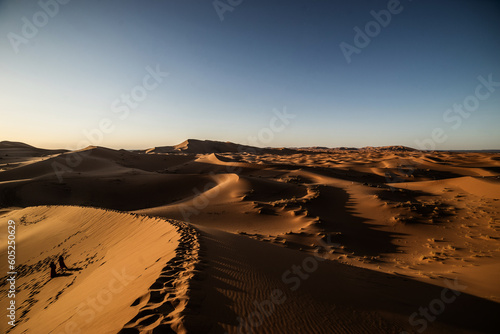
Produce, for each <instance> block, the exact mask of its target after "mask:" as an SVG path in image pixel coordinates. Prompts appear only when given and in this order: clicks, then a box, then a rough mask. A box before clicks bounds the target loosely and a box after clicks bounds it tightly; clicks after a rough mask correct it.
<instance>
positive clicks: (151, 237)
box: [0, 207, 192, 333]
mask: <svg viewBox="0 0 500 334" xmlns="http://www.w3.org/2000/svg"><path fill="white" fill-rule="evenodd" d="M8 219H13V220H14V221H16V223H17V231H16V232H17V233H16V234H17V250H18V251H17V261H18V263H19V265H18V269H17V270H18V273H19V275H18V277H19V279H18V281H17V286H18V290H19V293H18V295H17V296H16V300H17V302H18V310H17V314H18V317H19V321H18V324H17V326H16V327H15V328H14V330H10V331H9V333H22V332H25V331H27V332H28V333H49V332H50V333H73V332H78V331H80V330H81V331H82V332H83V333H116V332H118V331H119V330H121V329H122V327H123V326H124V325H125V324H127V323H128V322H130V321H131V319H135V318H136V317H137V313H138V307H140V306H144V304H146V303H148V301H149V300H150V299H152V295H153V294H154V293H157V292H155V290H152V289H151V286H152V285H153V283H154V282H155V281H157V280H158V277H160V274H161V273H162V272H164V271H166V270H169V274H170V278H173V279H177V282H176V285H177V286H176V289H185V288H187V287H188V286H189V283H188V280H187V279H186V278H183V279H178V276H179V272H181V271H182V270H180V268H179V266H177V265H176V264H174V263H173V262H174V261H175V258H176V257H178V256H179V255H180V254H182V253H185V252H184V250H183V248H186V247H187V246H186V245H187V244H189V243H188V240H181V237H182V233H183V232H182V230H183V229H182V228H178V226H177V227H176V226H175V225H172V223H169V222H167V221H165V220H162V219H157V218H147V217H138V216H135V215H130V214H125V213H118V212H113V211H108V210H101V209H93V208H81V207H31V208H27V209H22V210H15V211H11V212H8V213H4V214H3V215H2V218H1V222H2V227H1V231H2V232H4V231H6V222H7V220H8ZM176 224H179V223H176ZM2 237H3V238H5V237H6V236H5V234H4V233H2ZM183 243H184V245H182V244H183ZM191 246H192V245H191ZM191 246H190V248H192V247H191ZM3 248H4V250H2V254H5V252H4V251H5V245H3ZM59 255H63V256H64V257H65V259H66V260H65V262H66V265H67V266H68V267H69V268H70V269H71V270H69V271H66V272H65V273H63V272H62V271H60V269H59V272H60V273H61V274H63V276H60V277H56V278H53V279H50V275H49V268H48V264H49V262H50V261H56V263H57V257H58V256H59ZM4 260H5V259H3V260H2V267H1V268H0V270H1V271H2V272H6V271H7V270H6V268H5V264H6V261H4ZM58 268H59V267H58ZM2 281H3V282H5V281H4V280H2ZM156 290H159V289H156ZM173 290H175V289H173ZM172 295H175V291H174V293H172V292H171V293H170V297H168V296H166V294H163V299H162V300H161V302H162V303H163V304H165V305H167V302H170V300H172V299H173V297H172ZM177 297H179V296H177ZM1 298H2V299H0V303H1V305H2V306H5V305H6V302H7V298H6V295H5V294H2V295H1ZM138 299H140V300H141V302H140V303H138V302H136V300H138ZM134 302H135V303H136V304H138V306H135V307H131V305H132V304H133V303H134ZM139 304H140V305H139ZM181 309H182V307H181V306H180V305H177V307H172V311H174V310H176V311H177V312H180V310H181ZM169 313H171V312H165V318H167V316H168V314H169ZM142 318H144V315H143V316H140V317H139V319H137V321H134V322H133V323H132V324H130V325H128V326H129V327H135V328H142V327H144V325H143V322H144V319H142ZM165 321H166V320H165ZM168 321H169V322H170V323H171V324H172V326H174V327H176V328H179V326H181V325H182V321H181V320H180V319H179V317H178V316H172V317H171V318H168ZM158 325H159V324H156V326H158ZM9 327H10V326H9ZM2 328H3V329H6V323H4V322H2Z"/></svg>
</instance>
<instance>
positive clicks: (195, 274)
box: [0, 140, 500, 333]
mask: <svg viewBox="0 0 500 334" xmlns="http://www.w3.org/2000/svg"><path fill="white" fill-rule="evenodd" d="M9 145H10V146H9V150H10V152H12V150H13V149H15V147H13V146H12V145H13V144H9ZM14 146H15V145H14ZM19 150H20V153H19V156H18V157H17V158H16V159H17V160H16V161H17V162H16V164H10V163H7V164H3V165H2V169H3V171H0V206H1V207H2V208H7V209H6V211H5V212H8V211H10V210H12V208H15V207H26V206H33V205H60V204H65V205H88V206H95V207H101V208H107V209H114V210H122V211H128V212H133V213H134V214H140V215H149V216H159V217H163V218H169V219H177V220H181V221H186V222H189V223H191V225H187V224H184V225H182V228H181V226H180V225H176V231H177V232H175V231H174V229H173V227H172V225H170V224H168V223H165V221H161V222H160V221H159V220H151V219H149V218H141V217H134V216H131V215H125V214H118V213H116V212H109V211H99V210H96V209H77V208H75V207H72V208H68V207H66V208H60V207H56V208H52V207H51V208H40V207H37V208H27V209H23V210H21V211H12V213H7V215H13V216H15V215H17V216H15V217H17V218H18V219H20V217H21V216H22V215H26V218H25V219H26V220H27V221H31V222H34V221H37V219H39V218H43V220H41V221H40V222H39V223H36V224H34V225H29V226H26V227H23V228H25V230H24V231H26V235H25V234H24V233H25V232H22V233H21V234H23V238H26V240H27V241H26V242H28V240H34V241H30V242H33V243H34V244H36V245H38V246H37V247H38V248H37V247H31V246H30V247H29V248H28V247H26V248H24V249H29V253H27V254H26V257H25V258H23V259H22V263H23V264H24V261H27V262H26V263H27V264H28V265H31V266H32V265H33V263H35V262H36V263H39V267H40V268H41V267H43V268H45V275H46V272H47V268H46V265H47V261H48V260H47V259H48V258H49V256H55V254H59V253H61V252H63V251H66V252H68V254H69V256H68V261H72V262H73V263H75V264H76V263H77V264H78V265H79V266H83V264H84V263H87V262H89V261H92V259H90V260H89V259H87V257H88V256H89V254H90V253H88V252H89V251H90V249H91V250H92V251H93V252H95V254H98V255H95V256H96V258H101V257H103V256H110V254H114V253H113V252H116V253H117V254H116V256H115V255H114V256H113V257H112V258H110V259H109V260H106V262H105V263H104V262H99V264H101V263H104V264H102V267H103V268H108V269H107V271H106V274H102V275H108V276H107V277H109V270H111V269H110V268H111V267H107V266H111V264H112V263H118V264H120V263H121V262H120V260H119V259H120V258H121V257H120V256H121V255H122V253H124V254H128V255H127V256H126V258H127V259H129V261H127V263H129V264H130V265H131V266H132V267H131V268H132V269H134V270H137V272H136V275H137V277H138V275H140V271H141V270H144V269H145V268H146V267H145V266H144V263H145V262H144V260H141V256H143V255H140V254H141V252H142V248H141V245H142V244H144V243H147V244H148V247H147V248H144V249H147V252H146V254H149V255H148V256H150V257H151V259H150V260H151V261H153V262H150V260H149V258H148V260H147V261H146V263H149V265H152V264H153V263H155V262H154V261H156V259H158V258H161V259H162V260H161V261H159V262H158V263H155V264H154V265H152V266H151V269H147V270H145V271H144V273H143V274H142V276H141V278H138V279H136V280H134V282H137V283H134V284H137V286H138V288H137V289H136V288H135V287H134V289H131V288H130V289H129V288H127V289H126V291H127V293H126V294H124V295H125V296H122V295H121V294H120V297H117V298H116V303H115V299H113V302H110V304H109V305H110V307H116V309H114V310H115V311H110V312H115V314H114V315H113V317H114V318H113V319H116V321H115V320H113V321H106V322H104V321H103V322H99V321H97V320H96V322H93V323H98V324H99V325H101V324H102V326H110V327H109V328H110V330H109V332H117V331H118V330H121V331H122V332H123V333H137V332H142V333H146V332H160V333H162V332H167V333H168V332H171V330H172V329H173V330H174V331H177V332H184V331H187V332H193V333H207V332H212V333H220V332H223V331H226V330H227V331H228V332H238V328H240V329H241V332H251V330H252V329H254V332H256V333H257V332H258V333H261V332H262V333H290V332H300V333H365V332H380V333H386V332H395V333H399V332H400V331H401V330H403V329H404V330H407V331H409V332H411V331H414V332H417V331H418V330H419V329H422V328H423V326H424V325H425V326H428V328H426V332H430V333H431V332H432V333H440V332H450V333H455V332H464V333H465V332H466V333H475V332H482V333H489V332H496V329H497V328H498V327H499V326H498V325H499V324H498V322H497V320H495V317H493V316H492V314H496V313H498V311H499V307H498V306H499V305H500V304H499V302H500V288H499V285H498V284H497V282H498V281H499V279H500V267H499V263H500V262H499V259H500V154H498V153H485V152H463V153H460V152H419V151H415V150H411V149H408V148H404V147H385V148H366V149H361V150H355V149H322V148H314V149H306V150H275V149H265V150H260V151H259V150H254V149H252V148H248V147H243V149H242V148H241V147H239V146H238V145H236V144H232V143H218V142H210V141H207V142H203V141H193V140H188V141H186V142H184V143H182V144H180V145H177V146H175V147H160V148H155V149H151V150H144V151H136V152H128V151H124V150H111V149H106V148H101V147H89V148H87V149H85V150H82V151H78V152H61V153H59V154H54V155H49V156H44V157H40V156H37V155H36V154H39V153H36V154H35V153H34V152H31V153H30V152H28V151H26V147H24V146H21V147H19ZM23 150H24V151H23ZM21 151H22V152H24V153H22V152H21ZM256 152H257V153H256ZM1 154H2V152H1V147H0V156H1ZM30 154H31V155H30ZM0 164H2V162H1V160H0ZM54 164H56V165H57V166H61V165H62V166H65V167H68V168H67V169H64V172H63V173H62V174H61V175H62V179H61V178H58V177H57V175H56V174H55V172H54ZM61 175H60V176H61ZM30 210H31V211H30ZM40 210H47V213H46V214H43V215H42V214H40V213H39V211H40ZM60 210H62V211H60ZM23 212H26V213H23ZM82 212H85V214H83V213H82ZM98 212H99V213H98ZM21 213H22V214H21ZM101 214H102V215H109V216H106V217H105V219H104V220H105V221H106V222H107V223H106V224H105V225H99V226H97V225H96V226H94V228H95V230H96V231H99V233H97V232H96V234H95V235H93V237H92V238H86V237H85V238H84V234H82V232H78V233H77V231H80V230H86V229H88V228H90V227H89V226H91V225H92V224H90V223H89V222H88V219H91V220H93V221H94V220H95V219H94V215H96V216H95V217H100V216H99V215H101ZM20 215H21V216H20ZM117 215H119V216H120V217H122V218H120V219H118V218H116V217H118V216H117ZM5 217H7V216H5ZM37 217H39V218H37ZM61 217H63V218H61ZM69 218H71V219H69ZM2 219H4V220H2V221H1V223H2V224H5V218H2ZM68 221H71V222H72V223H73V224H76V226H73V225H67V224H68ZM139 221H140V223H139ZM43 222H46V223H47V224H45V225H44V224H43ZM89 224H90V225H89ZM176 224H181V223H176ZM144 225H148V226H149V225H151V226H152V227H151V228H150V227H148V228H147V229H143V228H142V226H144ZM41 226H46V227H47V230H44V229H42V228H41ZM50 226H52V227H50ZM92 226H93V225H92ZM110 226H111V227H110ZM118 226H119V227H118ZM160 226H161V227H160ZM71 228H73V229H71ZM75 228H76V230H74V229H75ZM163 229H165V230H163ZM38 230H40V231H41V232H43V233H40V234H39V235H38V234H37V232H32V231H38ZM57 230H61V231H67V232H64V233H66V234H67V235H66V234H64V233H62V232H61V233H62V234H61V235H59V234H58V233H54V231H57ZM70 230H71V231H73V232H72V233H70V232H71V231H70ZM138 231H141V233H144V235H143V236H142V237H141V238H142V239H141V240H143V241H138V240H137V238H136V237H138V236H140V235H142V234H138ZM159 231H161V233H160V232H159ZM168 231H170V232H168ZM198 231H201V235H200V234H199V232H198ZM74 233H77V234H76V235H75V236H73V237H71V238H70V239H68V240H69V241H68V240H66V241H65V242H64V243H63V244H61V245H62V246H61V245H59V246H56V248H54V249H53V248H52V247H54V246H55V244H59V243H60V242H61V241H62V240H64V239H66V238H68V237H69V236H71V235H72V234H74ZM120 233H122V234H121V235H123V237H120V238H119V237H118V235H119V234H120ZM162 233H172V237H169V239H168V240H169V241H168V242H165V238H163V237H162ZM169 235H170V234H169ZM174 235H175V237H174ZM85 236H86V235H85ZM39 237H40V238H41V237H43V238H45V237H47V238H49V244H50V245H48V246H45V242H44V241H42V240H45V239H40V238H39ZM56 237H57V238H62V239H61V240H60V241H57V240H59V239H57V240H55V239H54V240H50V238H56ZM72 240H74V241H72ZM150 240H151V242H150ZM325 242H328V243H327V244H325ZM174 243H177V244H175V245H174ZM42 244H43V247H49V246H50V247H49V248H47V249H45V248H43V247H42ZM97 245H99V246H97ZM70 246H71V247H72V248H71V249H74V250H75V251H69V247H70ZM105 247H108V248H105ZM176 247H177V248H176ZM138 249H141V251H140V252H139V251H138ZM200 249H201V250H200ZM122 250H123V252H122ZM41 252H42V253H41ZM127 252H129V253H127ZM174 252H175V255H174ZM118 253H119V254H118ZM73 254H78V257H77V258H75V259H72V258H71V256H76V255H73ZM92 254H94V253H92ZM119 255H120V256H119ZM20 256H21V255H20ZM314 256H320V258H321V259H325V260H324V261H321V260H318V259H317V258H315V257H314ZM42 258H43V259H42ZM311 259H316V261H317V268H315V269H314V270H312V271H311V272H310V273H307V274H308V276H307V277H308V278H307V279H300V280H299V282H300V287H299V288H298V289H296V290H294V289H291V287H292V286H293V285H294V283H293V282H296V280H295V279H293V278H291V277H292V276H293V275H292V276H289V275H288V276H286V277H287V278H285V279H283V274H284V273H285V272H287V270H291V268H294V266H304V264H305V265H310V266H313V262H310V261H312V260H311ZM35 260H36V261H35ZM32 261H35V262H32ZM40 261H41V262H40ZM43 261H45V262H43ZM95 261H97V260H95ZM99 261H100V260H99ZM141 261H143V262H141ZM304 261H306V262H304ZM308 261H309V262H308ZM108 263H109V264H108ZM167 263H168V265H166V264H167ZM88 266H89V267H88V268H94V269H93V271H92V274H85V273H89V272H90V270H88V268H86V269H85V270H82V271H79V272H75V273H73V276H68V277H62V278H58V280H59V279H60V280H61V281H62V280H67V281H68V282H67V285H69V284H70V282H72V281H71V280H72V279H75V283H74V284H72V285H69V286H68V287H66V288H64V289H62V290H61V289H59V290H57V289H56V288H54V289H53V290H48V292H47V294H46V295H44V294H43V293H44V292H40V291H42V290H43V291H45V290H47V289H46V287H47V286H49V285H50V284H52V282H50V284H49V283H46V281H43V280H42V276H41V275H42V274H41V273H36V274H35V273H33V274H30V276H29V277H33V279H34V281H33V282H32V283H31V284H33V286H34V283H36V282H42V283H43V282H45V283H43V284H45V285H43V289H41V288H40V284H42V283H39V285H37V286H35V287H34V288H33V286H32V285H30V283H29V282H30V281H26V282H25V283H23V284H26V285H24V288H22V290H23V291H24V292H22V293H24V294H25V295H23V296H22V298H23V300H25V302H24V303H25V304H26V305H28V304H29V303H30V302H29V301H28V300H30V299H29V298H32V299H33V298H34V299H36V300H37V302H36V303H34V304H33V305H32V306H30V307H31V308H32V309H31V310H30V312H29V313H26V314H25V315H24V316H23V318H25V319H26V320H25V321H26V324H21V325H20V326H28V323H30V322H31V323H36V322H38V320H36V319H41V318H38V316H39V315H40V317H41V316H42V315H43V317H44V319H45V318H46V316H45V314H46V312H54V313H50V314H54V317H55V318H54V319H56V320H55V321H54V324H53V326H55V327H58V328H61V326H62V325H63V324H64V323H65V322H64V321H66V320H63V317H62V316H61V318H58V316H57V315H55V314H56V313H57V312H63V311H61V308H63V306H61V305H66V304H68V305H72V306H71V307H73V308H71V307H70V308H69V309H68V310H64V312H66V313H63V314H65V315H66V316H67V318H70V313H71V314H72V316H73V318H75V317H76V318H77V317H78V313H75V308H74V306H75V305H74V303H77V302H79V303H82V302H85V300H86V299H84V298H83V297H82V295H85V294H87V293H88V290H89V289H90V285H99V283H96V282H97V280H102V279H103V276H102V275H101V274H99V270H101V269H99V268H101V267H97V268H95V267H96V266H97V262H95V264H94V263H92V264H90V265H88ZM113 268H114V267H113ZM132 269H131V270H132ZM170 269H172V271H170ZM102 270H103V269H102ZM32 271H33V270H32ZM94 272H97V273H96V274H93V273H94ZM37 275H38V276H37ZM87 275H88V279H89V280H88V281H87ZM295 276H297V274H295ZM43 277H46V276H43ZM35 278H36V279H35ZM94 280H95V281H94ZM55 281H57V280H55ZM146 281H147V282H146ZM85 282H90V283H85ZM92 282H94V283H92ZM139 282H140V283H139ZM449 282H456V283H454V284H456V286H459V287H462V288H463V289H462V288H461V289H462V290H461V293H460V295H458V296H456V299H453V298H452V297H453V296H452V295H450V294H449V291H448V292H446V291H447V290H445V289H446V288H449V287H448V285H449V284H451V283H449ZM77 283H78V284H77ZM80 283H81V284H80ZM85 284H88V286H86V285H85ZM131 284H132V283H131ZM82 286H83V287H82ZM77 287H78V289H82V290H79V291H80V292H78V291H77V292H72V291H75V290H76V289H77ZM37 289H38V290H37ZM275 289H279V290H280V291H282V292H283V296H286V302H283V303H281V304H279V305H278V304H276V305H275V308H274V309H273V311H272V312H270V314H269V316H266V315H264V318H265V319H264V318H263V319H262V323H261V324H258V325H257V323H259V320H258V317H257V318H256V317H253V318H252V316H251V315H252V313H253V312H255V311H256V308H257V309H259V308H258V307H257V306H256V303H257V304H259V305H260V303H261V302H264V301H266V300H271V299H272V298H271V297H272V296H271V293H272V291H273V290H275ZM35 290H36V291H37V294H35V297H29V296H28V294H29V293H30V291H35ZM59 291H62V293H61V294H60V296H59V297H58V298H57V300H56V301H55V302H54V300H53V299H54V298H55V297H53V295H54V294H55V295H57V293H58V292H59ZM124 291H125V289H124ZM443 291H445V293H444V295H442V293H443ZM70 293H72V296H74V297H73V298H70V297H64V296H67V295H69V294H70ZM283 296H281V297H283ZM443 296H444V297H443ZM41 297H43V298H41ZM50 298H52V299H50ZM269 298H271V299H269ZM442 298H445V299H446V300H451V299H453V302H450V303H448V302H446V303H445V304H443V305H445V310H444V312H442V313H441V312H438V313H439V314H438V315H436V319H433V320H432V321H430V320H425V321H424V320H423V319H425V318H423V316H422V315H421V314H420V315H419V314H418V313H417V315H416V316H414V317H413V318H412V315H413V314H414V312H419V308H420V307H421V306H422V307H424V306H429V304H430V303H433V302H434V301H435V300H438V301H439V300H442ZM125 299H126V301H127V303H125ZM275 299H276V300H280V298H279V296H278V297H277V296H275ZM61 300H64V303H62V302H61ZM121 301H123V304H120V303H119V302H121ZM48 303H52V304H50V306H48V307H47V308H46V309H43V307H45V306H46V305H48ZM58 303H59V304H58ZM434 303H438V302H434ZM132 304H133V306H131V305H132ZM57 305H59V306H57ZM76 305H78V304H76ZM435 305H438V304H434V306H435ZM26 307H27V306H26ZM118 311H120V312H118ZM260 312H262V310H261V311H260ZM264 313H265V311H264ZM429 317H431V318H433V317H434V316H432V315H430V316H429ZM96 319H97V318H96ZM103 319H104V318H103ZM249 319H250V320H249ZM252 320H253V322H252ZM243 323H244V324H247V325H241V324H243ZM240 325H241V326H240ZM111 326H114V327H113V328H112V329H111ZM245 326H246V330H245V329H244V327H245ZM55 327H54V328H55ZM19 328H21V327H19ZM96 328H97V327H96ZM103 328H108V327H103ZM297 328H298V329H299V330H297ZM84 332H89V333H90V332H92V331H90V330H89V331H84Z"/></svg>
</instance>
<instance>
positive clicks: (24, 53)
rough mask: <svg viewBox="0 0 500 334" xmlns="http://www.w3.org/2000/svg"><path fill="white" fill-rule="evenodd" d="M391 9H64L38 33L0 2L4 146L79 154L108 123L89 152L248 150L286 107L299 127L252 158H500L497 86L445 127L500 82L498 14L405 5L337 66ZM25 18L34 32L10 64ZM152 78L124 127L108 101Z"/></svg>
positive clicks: (284, 2)
mask: <svg viewBox="0 0 500 334" xmlns="http://www.w3.org/2000/svg"><path fill="white" fill-rule="evenodd" d="M54 1H55V0H41V3H52V4H53V3H54ZM221 2H222V3H225V4H227V3H228V2H227V0H221ZM231 2H232V3H233V4H235V3H237V2H238V1H236V0H233V1H231ZM387 6H388V1H368V0H366V1H360V0H354V1H319V0H316V1H311V0H309V1H306V0H304V1H292V0H275V1H263V0H259V1H257V0H252V1H250V0H244V1H242V2H241V4H239V5H237V6H234V7H233V8H232V11H226V12H224V14H223V17H224V20H223V21H221V20H220V17H219V15H218V13H217V11H216V9H215V8H214V5H213V2H212V1H172V0H164V1H118V0H111V1H99V2H98V1H79V0H72V1H69V2H68V3H67V4H64V5H59V8H58V12H57V13H56V14H55V15H53V17H49V16H46V17H48V20H47V22H46V24H44V22H42V21H43V18H44V14H40V11H42V7H41V6H40V3H39V2H37V1H31V2H29V3H28V2H27V1H0V36H1V40H0V69H1V75H0V91H1V99H0V140H12V141H22V142H26V143H29V144H31V145H35V146H38V147H44V148H69V149H76V148H79V146H82V145H83V144H84V143H85V142H88V140H87V139H86V136H85V134H84V133H85V131H87V132H88V131H92V130H94V129H97V128H98V126H99V122H100V121H101V120H102V119H109V120H110V121H111V123H112V126H113V131H111V132H110V133H106V134H104V135H103V137H102V140H100V138H98V137H94V138H97V140H94V141H93V142H91V144H95V145H100V146H107V147H113V148H130V149H132V148H147V147H152V146H163V145H174V144H177V143H179V142H181V141H183V140H185V139H187V138H197V139H212V140H222V141H232V142H237V143H242V144H249V143H250V144H251V142H250V141H249V139H248V138H249V137H250V136H252V137H257V138H258V135H259V133H263V132H262V131H265V130H263V129H266V128H269V124H270V121H271V119H272V118H273V117H274V113H273V110H283V109H284V108H286V110H287V112H288V113H291V114H294V115H295V118H294V119H293V120H291V122H290V124H289V125H288V126H287V127H286V128H285V129H284V130H283V131H280V132H276V133H274V135H273V139H272V140H270V141H268V140H265V141H259V140H257V141H258V144H259V145H257V146H274V147H278V146H328V147H339V146H354V147H362V146H382V145H406V146H411V147H417V144H416V140H418V141H422V140H425V139H429V138H432V137H431V134H432V131H433V130H434V129H435V128H441V129H442V130H443V133H444V135H445V136H447V139H446V140H444V141H443V142H441V143H436V144H437V145H436V148H437V149H499V148H500V131H499V130H498V129H499V125H500V87H496V88H495V91H493V92H492V93H491V94H490V96H489V97H488V98H487V99H485V100H481V101H480V103H479V107H478V108H477V110H475V111H473V112H471V113H470V116H469V117H468V118H463V119H462V122H461V124H460V126H456V128H453V127H452V126H453V125H456V123H455V122H446V121H445V120H444V119H443V115H444V114H445V112H446V110H448V109H449V108H451V107H452V106H453V105H454V104H462V103H463V102H464V100H465V99H466V98H468V97H470V96H474V94H475V90H476V87H477V86H478V85H479V84H480V82H479V81H478V79H477V78H478V77H479V76H483V77H484V78H488V76H489V75H491V76H492V78H493V81H495V82H500V61H499V60H500V20H499V19H498V18H499V17H500V2H499V1H495V0H492V1H487V0H480V1H473V0H470V1H464V0H443V1H432V0H418V1H416V0H414V1H410V0H401V7H402V10H401V12H400V13H399V14H393V15H392V17H391V21H390V23H389V24H388V25H387V26H386V27H381V29H380V33H379V34H378V35H375V36H374V37H372V38H371V41H370V44H369V45H368V46H366V47H364V48H360V53H359V54H353V55H352V61H351V63H348V62H347V61H346V58H345V57H344V55H343V53H342V51H341V49H340V47H339V45H340V43H342V42H346V43H349V44H351V45H355V43H354V37H355V34H356V32H355V30H354V28H355V27H360V28H361V29H362V30H364V29H365V25H366V24H367V23H368V22H370V21H373V20H374V18H373V16H372V15H371V14H370V11H372V10H374V11H376V12H378V11H380V10H384V9H387ZM50 8H52V9H54V6H53V5H52V7H50ZM23 18H25V20H26V19H27V20H28V21H29V22H31V23H33V22H34V20H39V21H37V22H38V23H39V25H40V27H39V28H37V29H38V32H37V33H36V34H33V35H34V36H28V37H29V38H26V40H25V41H24V42H23V43H22V44H19V45H18V52H17V53H16V52H15V48H14V47H13V45H12V43H11V40H10V39H9V36H11V37H12V36H13V35H12V33H13V34H16V35H17V36H23V25H25V21H23ZM40 20H42V21H40ZM40 22H41V23H40ZM25 30H26V29H25ZM9 34H10V35H9ZM148 66H149V67H152V68H155V67H156V66H159V68H160V69H161V70H162V71H165V72H168V73H169V75H168V76H167V77H165V78H164V80H163V82H162V83H161V84H160V85H159V86H158V87H157V88H155V89H153V90H151V91H149V92H148V94H147V97H146V98H145V99H144V100H143V101H140V102H138V106H137V107H136V108H135V109H131V111H130V114H129V116H128V117H126V118H125V119H121V118H120V117H119V114H117V113H115V112H114V109H113V107H112V105H113V102H114V101H115V100H116V99H119V98H120V96H121V95H122V94H130V93H131V91H132V90H133V89H134V87H137V86H138V85H142V81H143V78H144V76H145V75H147V73H148V72H147V70H146V68H147V67H148ZM450 115H451V114H450ZM457 115H458V114H454V116H457ZM261 138H267V137H261Z"/></svg>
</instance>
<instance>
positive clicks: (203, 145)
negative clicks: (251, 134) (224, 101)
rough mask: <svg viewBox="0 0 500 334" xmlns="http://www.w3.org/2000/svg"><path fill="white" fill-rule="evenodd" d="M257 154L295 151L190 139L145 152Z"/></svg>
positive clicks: (293, 151)
mask: <svg viewBox="0 0 500 334" xmlns="http://www.w3.org/2000/svg"><path fill="white" fill-rule="evenodd" d="M243 152H247V153H257V154H266V153H268V154H273V153H274V154H290V153H295V152H296V151H295V150H292V149H288V148H260V147H255V146H248V145H241V144H235V143H232V142H221V141H215V140H198V139H188V140H186V141H184V142H182V143H180V144H178V145H175V146H160V147H153V148H150V149H147V150H145V153H193V154H210V153H243Z"/></svg>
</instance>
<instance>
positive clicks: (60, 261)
mask: <svg viewBox="0 0 500 334" xmlns="http://www.w3.org/2000/svg"><path fill="white" fill-rule="evenodd" d="M59 267H61V270H64V271H65V270H68V267H66V263H64V258H63V257H62V255H61V256H59Z"/></svg>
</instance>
